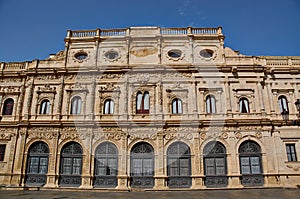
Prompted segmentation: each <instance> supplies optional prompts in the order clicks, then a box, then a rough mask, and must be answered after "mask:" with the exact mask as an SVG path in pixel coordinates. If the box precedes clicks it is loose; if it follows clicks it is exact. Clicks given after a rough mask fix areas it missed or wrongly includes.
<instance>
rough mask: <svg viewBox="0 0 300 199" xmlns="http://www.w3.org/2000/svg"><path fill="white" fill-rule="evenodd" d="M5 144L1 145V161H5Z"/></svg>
mask: <svg viewBox="0 0 300 199" xmlns="http://www.w3.org/2000/svg"><path fill="white" fill-rule="evenodd" d="M5 148H6V145H5V144H1V145H0V161H4V155H5Z"/></svg>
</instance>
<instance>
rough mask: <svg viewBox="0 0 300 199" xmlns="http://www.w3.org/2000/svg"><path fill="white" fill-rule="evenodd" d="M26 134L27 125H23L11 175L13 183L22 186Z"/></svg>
mask: <svg viewBox="0 0 300 199" xmlns="http://www.w3.org/2000/svg"><path fill="white" fill-rule="evenodd" d="M26 136H27V127H23V128H20V129H19V137H18V139H17V145H16V153H15V160H14V165H13V172H12V176H11V181H10V184H11V185H15V186H20V185H22V178H23V179H24V176H23V175H22V167H23V166H25V165H23V159H24V150H25V143H26Z"/></svg>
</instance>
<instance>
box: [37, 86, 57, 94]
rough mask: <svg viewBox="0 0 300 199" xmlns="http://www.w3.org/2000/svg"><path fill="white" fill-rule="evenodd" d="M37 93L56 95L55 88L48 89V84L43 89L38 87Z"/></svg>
mask: <svg viewBox="0 0 300 199" xmlns="http://www.w3.org/2000/svg"><path fill="white" fill-rule="evenodd" d="M36 92H37V93H56V88H55V87H50V85H49V84H45V85H44V87H38V90H37V91H36Z"/></svg>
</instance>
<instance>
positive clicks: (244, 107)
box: [239, 97, 250, 113]
mask: <svg viewBox="0 0 300 199" xmlns="http://www.w3.org/2000/svg"><path fill="white" fill-rule="evenodd" d="M239 106H240V113H250V109H249V101H248V99H247V98H245V97H242V98H241V99H240V101H239Z"/></svg>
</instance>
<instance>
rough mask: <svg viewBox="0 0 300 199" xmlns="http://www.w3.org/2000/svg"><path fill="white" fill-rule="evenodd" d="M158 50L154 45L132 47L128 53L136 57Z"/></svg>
mask: <svg viewBox="0 0 300 199" xmlns="http://www.w3.org/2000/svg"><path fill="white" fill-rule="evenodd" d="M157 52H158V49H157V48H155V47H133V48H131V50H130V54H132V55H134V56H136V57H145V56H148V55H153V54H155V53H157Z"/></svg>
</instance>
